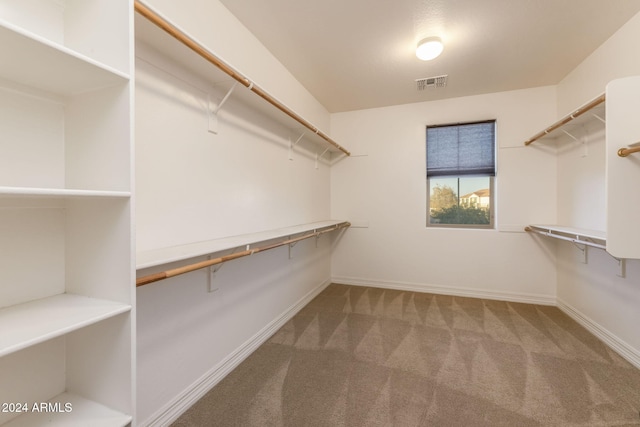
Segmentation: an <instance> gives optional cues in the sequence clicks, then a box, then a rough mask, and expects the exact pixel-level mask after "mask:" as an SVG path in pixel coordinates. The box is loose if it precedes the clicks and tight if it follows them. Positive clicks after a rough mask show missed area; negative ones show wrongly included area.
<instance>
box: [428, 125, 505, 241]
mask: <svg viewBox="0 0 640 427" xmlns="http://www.w3.org/2000/svg"><path fill="white" fill-rule="evenodd" d="M495 128H496V123H495V120H491V121H485V122H476V123H462V124H454V125H439V126H427V191H428V195H427V196H428V197H427V225H428V226H445V227H468V228H493V217H494V214H493V213H494V191H493V184H494V177H495V175H496V162H495V151H496V150H495V147H496V132H495Z"/></svg>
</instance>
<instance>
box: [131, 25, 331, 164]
mask: <svg viewBox="0 0 640 427" xmlns="http://www.w3.org/2000/svg"><path fill="white" fill-rule="evenodd" d="M181 31H183V30H181ZM183 32H185V31H183ZM185 33H186V32H185ZM135 34H136V36H135V37H136V40H137V41H138V42H141V43H143V44H145V45H147V46H148V47H151V48H152V49H153V50H155V51H156V52H159V53H161V54H162V55H163V56H164V57H166V58H168V59H170V60H171V61H172V62H175V63H176V64H180V65H181V66H183V67H185V68H186V69H187V70H189V71H191V72H192V73H193V74H195V75H197V76H198V77H200V78H202V79H203V80H205V81H208V82H210V83H211V84H213V85H215V86H217V87H220V88H221V90H223V91H225V92H226V91H227V90H229V89H230V88H231V86H232V85H233V84H234V83H235V80H234V79H233V78H232V77H230V76H229V75H228V74H226V73H224V72H223V71H221V70H219V69H218V68H217V67H216V66H214V65H213V64H211V63H209V62H208V61H206V60H205V59H203V58H202V57H201V56H199V55H198V54H196V53H195V52H193V51H192V50H191V49H189V48H188V47H186V46H184V45H183V44H182V43H180V42H179V41H177V40H176V39H175V38H174V37H172V36H170V35H169V34H167V33H166V32H165V31H163V30H161V29H159V28H158V27H157V26H155V25H154V24H152V23H151V22H149V20H147V19H146V18H144V17H142V16H140V15H139V14H136V16H135ZM196 41H197V40H196ZM198 43H199V42H198ZM211 53H213V54H214V55H215V52H211ZM221 59H223V58H221ZM234 71H235V72H237V73H238V74H239V75H243V76H245V77H247V78H249V79H250V76H246V75H244V74H243V73H242V72H241V71H240V70H236V69H234ZM254 83H257V82H254ZM262 90H263V91H265V92H267V91H266V90H265V89H264V88H262ZM269 95H270V96H272V97H273V98H276V97H275V96H273V95H272V94H269ZM230 100H239V101H240V102H241V103H242V104H243V105H247V106H250V107H251V108H252V109H254V110H256V111H258V112H260V113H261V114H264V115H265V116H267V117H269V118H270V119H272V120H274V121H275V122H276V123H280V124H281V125H283V126H284V127H286V128H288V129H290V130H292V131H294V132H295V133H299V134H298V136H300V135H302V134H303V132H304V137H303V141H304V140H309V141H311V142H313V143H314V144H319V145H321V146H322V147H323V149H322V151H324V149H328V150H329V152H331V153H340V154H342V151H340V150H339V149H338V148H337V147H335V146H333V145H331V144H329V143H327V142H326V141H325V140H324V139H323V138H321V137H320V136H318V135H316V134H314V133H313V132H311V131H310V130H309V129H307V128H306V127H304V126H303V125H302V124H300V123H298V122H297V121H296V120H294V119H293V118H291V117H289V116H288V115H286V114H285V113H283V112H281V111H280V110H278V109H277V108H275V107H274V106H273V105H271V104H269V103H268V102H267V101H265V100H264V99H262V98H261V97H260V96H258V95H257V94H255V93H253V92H251V91H250V90H249V89H248V88H246V87H244V86H243V85H241V84H239V85H238V87H237V88H236V89H234V91H233V93H232V94H231V97H230ZM278 101H279V102H280V103H281V104H283V105H284V103H283V102H282V101H280V100H278ZM287 107H288V108H290V107H289V106H287ZM290 109H291V108H290ZM223 110H224V107H223ZM291 110H293V109H291ZM305 120H306V119H305ZM316 128H317V126H316ZM296 138H297V137H296ZM340 145H342V144H340Z"/></svg>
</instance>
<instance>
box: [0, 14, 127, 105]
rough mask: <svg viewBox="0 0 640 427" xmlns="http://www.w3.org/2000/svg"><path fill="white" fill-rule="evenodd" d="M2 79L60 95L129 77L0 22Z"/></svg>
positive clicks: (96, 87)
mask: <svg viewBox="0 0 640 427" xmlns="http://www.w3.org/2000/svg"><path fill="white" fill-rule="evenodd" d="M0 57H2V58H4V60H3V61H1V62H0V76H2V77H4V78H6V79H9V80H12V81H14V82H17V83H20V84H23V85H26V86H30V87H32V88H37V89H40V90H44V91H47V92H52V93H57V94H60V95H74V94H78V93H82V92H87V91H91V90H94V89H99V88H104V87H108V86H113V85H116V84H121V83H124V82H126V81H128V80H129V76H127V75H125V74H123V73H121V72H120V71H118V70H115V69H113V68H111V67H108V66H106V65H104V64H100V63H98V62H97V61H94V60H93V59H91V58H88V57H86V56H83V55H80V54H78V53H77V52H74V51H72V50H71V49H69V48H66V47H64V46H60V45H57V44H55V43H52V42H50V41H49V40H47V39H44V38H42V37H39V36H37V35H35V34H31V33H29V32H27V31H24V30H22V29H21V28H19V27H16V26H14V25H11V24H9V23H7V22H5V21H2V20H0Z"/></svg>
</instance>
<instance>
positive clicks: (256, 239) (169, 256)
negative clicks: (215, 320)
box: [136, 220, 345, 270]
mask: <svg viewBox="0 0 640 427" xmlns="http://www.w3.org/2000/svg"><path fill="white" fill-rule="evenodd" d="M344 222H345V221H343V220H327V221H319V222H312V223H309V224H301V225H295V226H292V227H285V228H278V229H275V230H268V231H262V232H258V233H250V234H242V235H239V236H231V237H225V238H222V239H215V240H207V241H203V242H196V243H190V244H186V245H180V246H172V247H168V248H161V249H153V250H149V251H143V252H138V254H137V257H136V268H137V269H138V270H141V269H143V268H148V267H154V266H157V265H162V264H168V263H170V262H174V261H182V260H185V259H189V258H194V257H197V256H202V255H208V254H212V253H215V252H221V251H226V250H230V249H235V248H239V247H243V246H246V245H254V244H257V243H260V242H266V241H268V240H273V239H279V238H281V237H287V236H294V235H296V234H300V233H305V232H308V231H313V230H318V231H320V230H322V229H324V228H327V227H332V226H335V225H338V224H341V223H344Z"/></svg>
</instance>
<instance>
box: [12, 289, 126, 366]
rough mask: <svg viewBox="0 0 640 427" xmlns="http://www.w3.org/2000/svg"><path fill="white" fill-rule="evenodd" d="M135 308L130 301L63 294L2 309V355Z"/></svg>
mask: <svg viewBox="0 0 640 427" xmlns="http://www.w3.org/2000/svg"><path fill="white" fill-rule="evenodd" d="M130 310H131V306H130V305H128V304H123V303H118V302H113V301H108V300H103V299H98V298H89V297H85V296H82V295H73V294H59V295H54V296H51V297H48V298H42V299H38V300H35V301H30V302H27V303H24V304H17V305H13V306H9V307H5V308H2V309H0V329H2V331H3V333H2V335H1V336H0V356H4V355H6V354H10V353H13V352H15V351H19V350H22V349H24V348H27V347H29V346H32V345H34V344H38V343H41V342H44V341H46V340H49V339H52V338H56V337H59V336H61V335H64V334H66V333H69V332H72V331H75V330H78V329H80V328H83V327H85V326H89V325H91V324H94V323H96V322H99V321H101V320H104V319H108V318H110V317H113V316H116V315H118V314H121V313H125V312H128V311H130Z"/></svg>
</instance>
